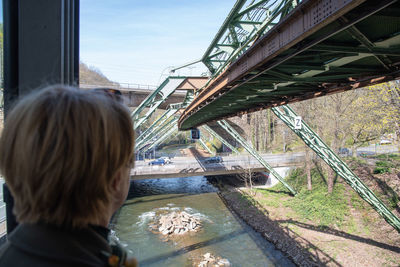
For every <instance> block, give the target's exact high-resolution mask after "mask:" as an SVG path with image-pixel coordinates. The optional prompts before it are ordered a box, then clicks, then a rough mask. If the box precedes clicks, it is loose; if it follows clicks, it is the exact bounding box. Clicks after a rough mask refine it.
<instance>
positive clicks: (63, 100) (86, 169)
mask: <svg viewBox="0 0 400 267" xmlns="http://www.w3.org/2000/svg"><path fill="white" fill-rule="evenodd" d="M133 148H134V131H133V125H132V120H131V118H130V114H129V111H128V109H127V108H125V107H124V106H123V105H122V104H120V103H118V102H117V101H115V100H113V99H112V98H110V97H107V96H106V95H104V94H102V93H100V92H94V91H83V90H79V89H76V88H70V87H65V86H52V87H48V88H46V89H43V90H40V91H39V92H36V93H33V94H30V95H28V96H26V97H24V98H23V99H21V100H20V101H19V102H18V103H17V105H16V106H15V107H14V108H13V110H12V111H11V113H10V114H9V115H8V117H7V118H6V122H5V127H4V130H3V133H2V136H1V138H0V171H1V173H2V174H3V175H4V176H5V180H6V183H7V184H8V186H9V188H10V191H11V193H12V195H13V196H14V201H15V206H14V213H15V215H16V217H17V221H19V222H26V223H35V222H44V223H51V224H54V225H58V226H67V227H85V226H87V225H88V224H89V223H90V222H93V221H96V220H97V219H99V218H101V216H104V213H105V212H109V211H108V210H107V209H108V207H109V205H110V203H111V192H110V190H111V182H112V179H113V178H114V176H115V175H116V173H117V172H118V171H119V170H121V168H123V167H126V166H127V164H129V163H130V161H131V159H132V156H133Z"/></svg>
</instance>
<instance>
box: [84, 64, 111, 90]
mask: <svg viewBox="0 0 400 267" xmlns="http://www.w3.org/2000/svg"><path fill="white" fill-rule="evenodd" d="M79 83H80V84H89V85H101V86H104V85H118V83H116V82H113V81H110V80H109V79H108V78H107V77H106V76H105V75H104V74H103V73H102V72H101V71H100V69H98V68H96V67H93V66H88V65H86V64H85V63H83V62H82V61H81V62H80V63H79Z"/></svg>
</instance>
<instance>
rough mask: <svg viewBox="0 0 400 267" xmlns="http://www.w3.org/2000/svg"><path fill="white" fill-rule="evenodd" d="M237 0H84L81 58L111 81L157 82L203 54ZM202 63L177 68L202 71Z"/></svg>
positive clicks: (190, 72) (184, 72) (193, 72)
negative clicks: (176, 68) (172, 69)
mask: <svg viewBox="0 0 400 267" xmlns="http://www.w3.org/2000/svg"><path fill="white" fill-rule="evenodd" d="M234 3H235V0H196V1H193V0H152V1H146V0H112V1H110V0H81V1H80V4H81V9H80V59H81V61H83V62H84V63H86V64H87V65H89V66H93V67H96V68H97V69H99V70H100V71H101V72H102V73H103V74H104V75H106V76H107V78H109V79H110V80H112V81H116V82H119V83H132V84H143V85H158V84H159V83H161V82H162V81H163V80H164V79H165V78H166V77H167V75H168V72H169V69H171V68H172V67H177V66H180V65H183V64H185V63H187V62H190V61H193V60H197V59H200V58H201V57H202V56H203V54H204V53H205V51H206V49H207V48H208V46H209V44H210V43H211V41H212V39H213V38H214V36H215V34H216V33H217V31H218V29H219V28H220V26H221V25H222V23H223V21H224V20H225V18H226V17H227V15H228V14H229V11H230V10H231V8H232V7H233V5H234ZM205 71H206V68H205V67H204V65H203V64H202V63H199V64H196V65H193V66H192V67H190V68H185V69H182V70H179V71H177V72H176V73H175V74H178V75H201V73H202V72H205Z"/></svg>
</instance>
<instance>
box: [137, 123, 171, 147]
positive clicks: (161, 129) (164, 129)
mask: <svg viewBox="0 0 400 267" xmlns="http://www.w3.org/2000/svg"><path fill="white" fill-rule="evenodd" d="M177 121H178V118H173V119H171V120H169V121H167V122H165V123H164V124H163V125H161V127H159V128H158V129H157V131H154V132H152V133H151V134H150V135H148V137H147V138H146V139H144V140H142V141H141V142H140V143H139V144H137V145H136V146H135V149H136V150H140V149H141V148H142V147H143V146H144V145H146V144H147V143H148V142H150V141H151V140H152V139H154V138H156V139H159V137H160V136H161V135H163V134H165V132H167V131H169V129H171V127H173V126H174V125H175V124H177Z"/></svg>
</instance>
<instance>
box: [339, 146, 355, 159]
mask: <svg viewBox="0 0 400 267" xmlns="http://www.w3.org/2000/svg"><path fill="white" fill-rule="evenodd" d="M338 154H339V156H344V157H348V156H351V155H352V154H353V153H352V151H351V150H350V149H348V148H346V147H341V148H339V153H338Z"/></svg>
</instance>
